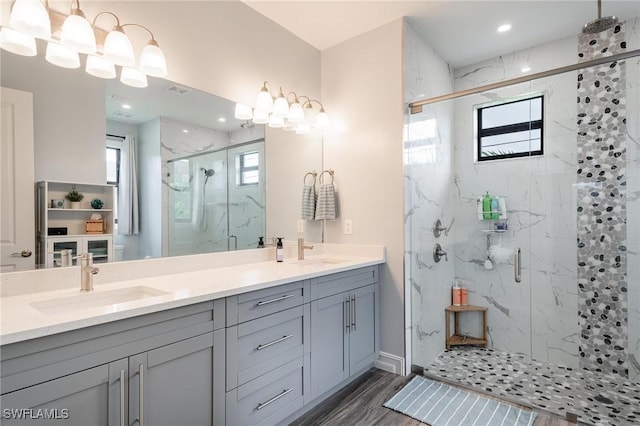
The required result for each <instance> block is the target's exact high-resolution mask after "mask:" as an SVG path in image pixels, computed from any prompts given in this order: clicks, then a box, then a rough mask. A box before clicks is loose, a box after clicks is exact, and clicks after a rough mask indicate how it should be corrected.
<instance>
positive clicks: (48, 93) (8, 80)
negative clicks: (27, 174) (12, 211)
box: [0, 42, 106, 184]
mask: <svg viewBox="0 0 640 426" xmlns="http://www.w3.org/2000/svg"><path fill="white" fill-rule="evenodd" d="M45 46H46V44H45V43H43V42H38V48H39V49H40V51H42V52H44V49H45ZM0 63H1V64H2V71H1V72H0V78H1V81H0V84H1V85H2V86H3V87H10V88H13V89H18V90H24V91H27V92H31V93H34V96H33V116H34V117H33V118H34V120H33V122H34V157H35V158H34V161H35V180H36V181H40V180H45V179H46V180H59V181H71V182H91V183H101V184H103V183H105V181H106V167H105V163H104V156H105V154H104V149H105V126H106V124H105V119H104V117H105V105H104V102H87V99H104V88H103V83H102V81H101V80H98V79H96V78H94V77H92V76H90V75H88V74H87V73H85V72H84V70H69V69H64V68H60V67H56V66H54V65H51V64H49V63H48V62H46V61H45V59H44V53H43V54H41V55H39V56H37V57H35V58H32V57H25V56H18V55H14V54H12V53H7V52H5V51H4V50H2V51H1V53H0ZM44 73H46V74H48V75H49V77H50V78H42V75H43V74H44ZM52 80H54V81H57V84H50V83H51V81H52ZM69 123H72V125H69ZM98 158H99V159H100V162H99V163H98V161H96V160H97V159H98Z"/></svg>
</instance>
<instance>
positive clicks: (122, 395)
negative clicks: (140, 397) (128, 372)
mask: <svg viewBox="0 0 640 426" xmlns="http://www.w3.org/2000/svg"><path fill="white" fill-rule="evenodd" d="M126 390H127V383H126V377H125V371H124V370H120V426H125V423H126V421H127V417H126V415H125V411H124V405H125V396H126V395H125V392H126Z"/></svg>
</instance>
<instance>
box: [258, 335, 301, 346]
mask: <svg viewBox="0 0 640 426" xmlns="http://www.w3.org/2000/svg"><path fill="white" fill-rule="evenodd" d="M292 337H293V334H290V335H288V336H282V337H281V338H279V339H276V340H274V341H273V342H269V343H264V344H262V345H258V347H257V348H256V349H257V350H260V349H264V348H268V347H269V346H271V345H275V344H276V343H280V342H284V341H285V340H288V339H291V338H292Z"/></svg>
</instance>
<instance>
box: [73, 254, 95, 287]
mask: <svg viewBox="0 0 640 426" xmlns="http://www.w3.org/2000/svg"><path fill="white" fill-rule="evenodd" d="M78 257H79V258H80V291H93V276H94V275H95V274H97V273H98V272H100V269H98V268H96V267H95V266H93V254H92V253H83V254H81V255H79V256H78Z"/></svg>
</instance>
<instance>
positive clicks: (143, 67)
mask: <svg viewBox="0 0 640 426" xmlns="http://www.w3.org/2000/svg"><path fill="white" fill-rule="evenodd" d="M140 71H142V72H143V73H145V74H147V75H150V76H151V77H166V76H167V74H168V72H167V61H166V59H165V58H164V53H162V50H161V49H160V47H159V46H158V43H156V41H155V40H151V41H149V44H147V45H146V46H145V47H144V49H142V53H140Z"/></svg>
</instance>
